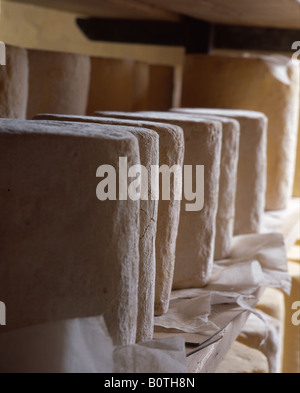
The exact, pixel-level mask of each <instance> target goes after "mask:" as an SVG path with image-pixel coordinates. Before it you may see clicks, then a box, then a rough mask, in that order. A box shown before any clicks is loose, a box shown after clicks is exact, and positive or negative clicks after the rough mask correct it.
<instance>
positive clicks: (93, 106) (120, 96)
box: [40, 58, 149, 115]
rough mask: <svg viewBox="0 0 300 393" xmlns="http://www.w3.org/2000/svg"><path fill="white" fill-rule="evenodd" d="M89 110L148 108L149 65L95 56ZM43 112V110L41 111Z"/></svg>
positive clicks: (91, 111)
mask: <svg viewBox="0 0 300 393" xmlns="http://www.w3.org/2000/svg"><path fill="white" fill-rule="evenodd" d="M91 63H92V71H91V85H90V93H89V101H88V109H87V113H88V114H89V115H91V114H93V113H94V111H96V110H116V111H119V110H122V111H132V110H145V109H147V100H148V85H149V66H148V64H146V63H142V62H137V61H134V60H125V59H122V60H119V59H104V58H92V59H91ZM40 113H41V112H40Z"/></svg>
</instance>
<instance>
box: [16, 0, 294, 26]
mask: <svg viewBox="0 0 300 393" xmlns="http://www.w3.org/2000/svg"><path fill="white" fill-rule="evenodd" d="M13 1H18V2H25V3H31V4H38V5H40V6H46V7H52V8H56V9H60V10H67V11H71V12H74V13H81V14H84V15H89V16H97V17H109V18H130V19H155V20H169V21H170V20H173V21H175V20H178V18H179V15H186V16H190V17H192V18H198V19H202V20H205V21H208V22H213V23H219V24H231V25H241V26H256V27H273V28H285V29H300V3H299V1H298V0H226V1H224V0H209V1H203V0H13Z"/></svg>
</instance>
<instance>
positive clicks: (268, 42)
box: [214, 25, 300, 53]
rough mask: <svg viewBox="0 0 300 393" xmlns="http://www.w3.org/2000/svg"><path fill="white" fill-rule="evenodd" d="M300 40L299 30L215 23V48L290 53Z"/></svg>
mask: <svg viewBox="0 0 300 393" xmlns="http://www.w3.org/2000/svg"><path fill="white" fill-rule="evenodd" d="M299 40H300V31H299V30H282V29H274V28H261V27H248V26H229V25H214V48H215V49H233V50H241V51H266V52H275V53H278V52H287V53H288V52H292V44H293V42H295V41H299Z"/></svg>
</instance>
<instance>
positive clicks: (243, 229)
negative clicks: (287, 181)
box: [177, 109, 268, 236]
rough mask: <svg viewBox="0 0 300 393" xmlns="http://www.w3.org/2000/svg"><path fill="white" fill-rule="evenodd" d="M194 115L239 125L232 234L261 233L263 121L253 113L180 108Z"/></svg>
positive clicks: (264, 163)
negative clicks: (233, 121) (208, 116)
mask: <svg viewBox="0 0 300 393" xmlns="http://www.w3.org/2000/svg"><path fill="white" fill-rule="evenodd" d="M177 111H178V110H177ZM179 111H181V112H183V113H189V114H193V115H197V116H199V115H200V116H201V115H203V114H210V115H214V116H225V117H229V118H233V119H235V120H237V121H238V122H239V123H240V126H241V133H240V150H239V164H238V179H237V193H236V206H235V229H234V234H235V235H236V236H238V235H245V234H252V233H259V232H260V231H261V226H262V220H263V215H264V211H265V191H266V183H267V178H266V177H267V124H268V121H267V118H266V117H265V115H264V114H262V113H259V112H253V111H240V110H226V109H180V110H179Z"/></svg>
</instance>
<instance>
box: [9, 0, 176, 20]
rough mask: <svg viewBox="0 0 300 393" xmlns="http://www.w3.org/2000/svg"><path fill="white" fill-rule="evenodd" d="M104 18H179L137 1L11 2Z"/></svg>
mask: <svg viewBox="0 0 300 393" xmlns="http://www.w3.org/2000/svg"><path fill="white" fill-rule="evenodd" d="M11 1H15V2H19V3H26V4H34V5H38V6H40V7H48V8H53V9H57V10H63V11H68V12H72V13H75V14H82V15H87V16H93V17H102V18H121V19H123V18H130V19H145V20H147V19H150V20H151V19H154V20H165V21H178V20H179V16H178V15H176V14H175V13H173V12H170V11H166V10H163V9H161V8H159V7H157V6H155V5H151V4H147V3H143V2H139V1H137V0H11Z"/></svg>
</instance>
